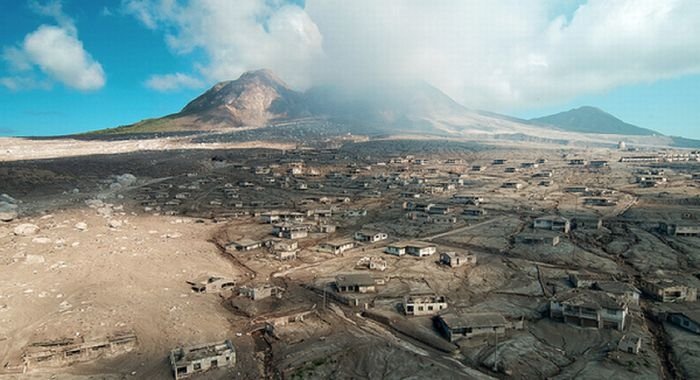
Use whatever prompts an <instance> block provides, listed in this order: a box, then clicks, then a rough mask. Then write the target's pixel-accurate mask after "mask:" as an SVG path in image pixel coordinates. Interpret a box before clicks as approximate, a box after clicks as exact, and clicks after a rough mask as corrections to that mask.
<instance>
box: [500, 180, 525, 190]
mask: <svg viewBox="0 0 700 380" xmlns="http://www.w3.org/2000/svg"><path fill="white" fill-rule="evenodd" d="M501 187H502V188H504V189H515V190H520V189H522V188H523V184H522V183H520V182H517V181H506V182H503V184H502V185H501Z"/></svg>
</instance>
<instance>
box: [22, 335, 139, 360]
mask: <svg viewBox="0 0 700 380" xmlns="http://www.w3.org/2000/svg"><path fill="white" fill-rule="evenodd" d="M137 343H138V341H137V339H136V335H134V334H133V333H131V332H125V333H116V334H114V335H110V336H107V337H106V338H104V339H94V340H85V339H84V338H83V337H77V338H65V339H59V340H52V341H42V342H34V343H31V344H29V345H28V346H27V347H25V349H24V350H23V352H22V362H23V366H24V367H25V368H32V367H62V366H67V365H71V364H73V363H78V362H85V361H90V360H94V359H97V358H100V357H103V356H105V357H111V356H116V355H120V354H123V353H126V352H130V351H131V350H133V349H134V348H135V347H136V345H137Z"/></svg>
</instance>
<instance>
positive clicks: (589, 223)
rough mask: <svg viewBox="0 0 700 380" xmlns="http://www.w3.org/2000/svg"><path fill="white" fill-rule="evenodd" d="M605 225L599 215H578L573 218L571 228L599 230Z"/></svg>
mask: <svg viewBox="0 0 700 380" xmlns="http://www.w3.org/2000/svg"><path fill="white" fill-rule="evenodd" d="M602 227H603V219H601V218H599V217H597V216H580V215H577V216H576V217H574V218H573V219H571V229H579V230H581V229H584V230H599V229H601V228H602Z"/></svg>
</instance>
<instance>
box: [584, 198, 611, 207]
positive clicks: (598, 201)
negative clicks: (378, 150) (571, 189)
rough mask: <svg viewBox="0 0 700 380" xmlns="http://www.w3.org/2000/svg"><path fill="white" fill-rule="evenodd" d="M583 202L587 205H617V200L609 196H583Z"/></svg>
mask: <svg viewBox="0 0 700 380" xmlns="http://www.w3.org/2000/svg"><path fill="white" fill-rule="evenodd" d="M583 204H584V205H587V206H596V207H608V206H615V205H617V202H616V201H614V200H612V199H609V198H584V199H583Z"/></svg>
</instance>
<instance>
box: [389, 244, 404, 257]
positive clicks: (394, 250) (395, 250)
mask: <svg viewBox="0 0 700 380" xmlns="http://www.w3.org/2000/svg"><path fill="white" fill-rule="evenodd" d="M384 252H386V253H388V254H390V255H394V256H403V255H405V254H406V245H405V244H403V243H401V242H399V243H393V244H389V245H387V246H386V247H385V248H384Z"/></svg>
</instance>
